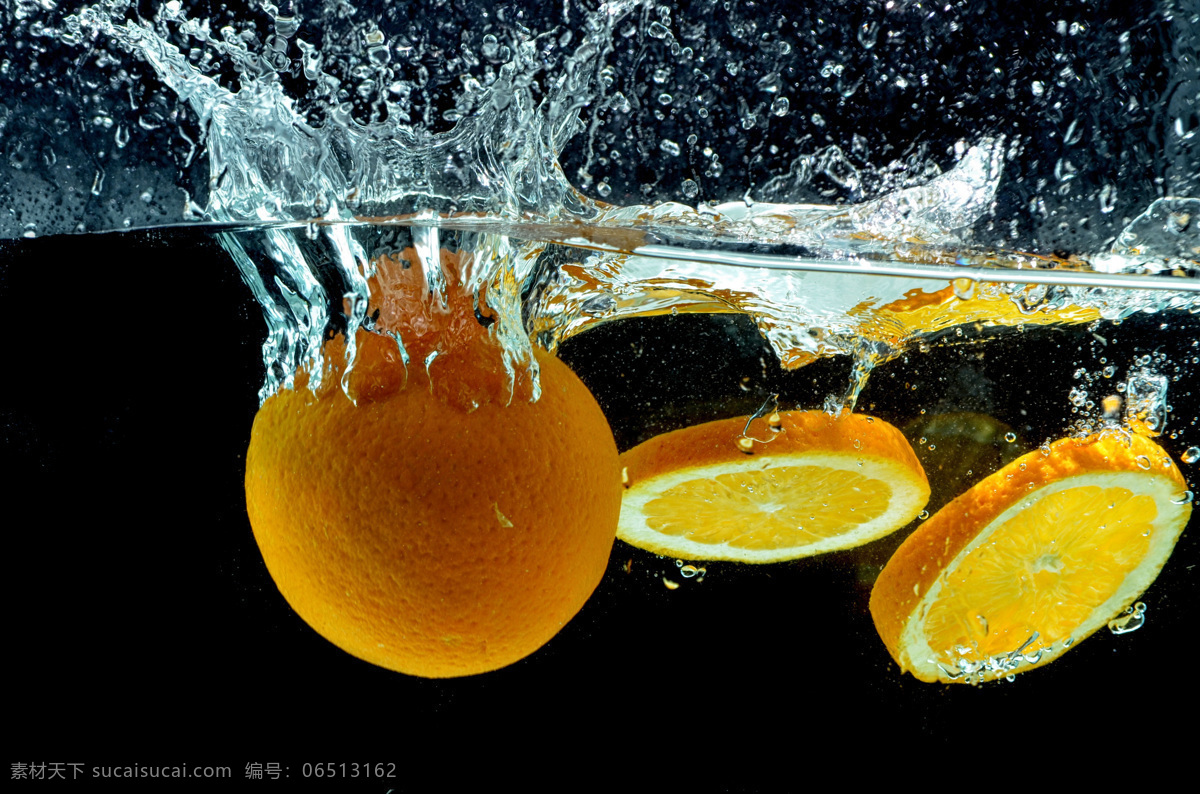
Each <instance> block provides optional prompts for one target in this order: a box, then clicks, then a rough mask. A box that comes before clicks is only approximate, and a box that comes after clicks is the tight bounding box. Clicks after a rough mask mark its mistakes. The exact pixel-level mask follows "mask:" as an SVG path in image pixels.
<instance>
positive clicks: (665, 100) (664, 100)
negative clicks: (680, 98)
mask: <svg viewBox="0 0 1200 794" xmlns="http://www.w3.org/2000/svg"><path fill="white" fill-rule="evenodd" d="M674 101H675V97H673V96H671V95H670V94H668V93H667V92H665V91H664V92H663V93H661V94H659V95H658V104H660V105H662V106H663V107H667V106H669V105H670V104H671V103H672V102H674Z"/></svg>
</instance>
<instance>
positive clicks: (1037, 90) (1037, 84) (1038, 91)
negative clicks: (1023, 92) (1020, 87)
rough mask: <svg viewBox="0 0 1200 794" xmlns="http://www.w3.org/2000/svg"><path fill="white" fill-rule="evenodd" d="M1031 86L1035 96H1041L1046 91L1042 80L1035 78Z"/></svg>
mask: <svg viewBox="0 0 1200 794" xmlns="http://www.w3.org/2000/svg"><path fill="white" fill-rule="evenodd" d="M1029 88H1030V90H1031V91H1033V95H1034V96H1041V95H1042V94H1044V93H1046V86H1045V85H1044V84H1043V83H1042V81H1041V80H1034V81H1033V84H1032V85H1031V86H1029Z"/></svg>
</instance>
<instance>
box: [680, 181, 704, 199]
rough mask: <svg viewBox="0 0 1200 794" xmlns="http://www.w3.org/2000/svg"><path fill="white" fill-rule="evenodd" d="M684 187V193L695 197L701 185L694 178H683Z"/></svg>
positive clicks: (689, 196)
mask: <svg viewBox="0 0 1200 794" xmlns="http://www.w3.org/2000/svg"><path fill="white" fill-rule="evenodd" d="M682 188H683V195H685V196H687V197H688V198H690V199H691V198H695V197H696V196H697V195H699V193H700V186H699V185H697V184H696V182H695V180H692V179H685V180H683V185H682Z"/></svg>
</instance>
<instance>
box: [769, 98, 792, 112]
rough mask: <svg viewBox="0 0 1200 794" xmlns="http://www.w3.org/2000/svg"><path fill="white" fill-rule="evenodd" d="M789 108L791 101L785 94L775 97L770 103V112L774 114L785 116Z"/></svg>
mask: <svg viewBox="0 0 1200 794" xmlns="http://www.w3.org/2000/svg"><path fill="white" fill-rule="evenodd" d="M790 109H791V103H790V102H788V98H787V97H785V96H780V97H775V101H774V102H772V103H771V112H772V113H773V114H775V115H776V116H786V115H787V114H788V110H790Z"/></svg>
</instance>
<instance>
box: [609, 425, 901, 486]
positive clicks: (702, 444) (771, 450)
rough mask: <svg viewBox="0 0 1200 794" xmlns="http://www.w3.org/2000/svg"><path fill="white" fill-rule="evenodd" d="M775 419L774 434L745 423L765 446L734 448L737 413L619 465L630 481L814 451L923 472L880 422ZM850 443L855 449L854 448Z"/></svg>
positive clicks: (653, 442) (680, 433)
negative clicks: (748, 449)
mask: <svg viewBox="0 0 1200 794" xmlns="http://www.w3.org/2000/svg"><path fill="white" fill-rule="evenodd" d="M779 419H780V430H779V432H778V433H776V432H773V431H772V430H771V429H770V427H769V426H768V424H767V420H766V419H765V418H760V419H755V420H754V421H753V422H751V423H750V430H749V431H748V435H749V436H750V437H753V438H755V439H762V440H764V441H765V440H768V439H773V440H771V441H769V443H765V444H764V443H760V442H759V441H755V442H754V446H753V448H752V452H750V453H749V454H747V453H745V452H742V451H741V449H739V448H738V443H737V442H738V439H740V438H741V437H742V431H743V430H744V429H745V428H746V417H744V416H741V417H736V418H734V419H722V420H718V421H716V422H706V423H705V424H702V425H695V426H693V427H688V428H684V429H682V430H675V431H672V432H670V433H664V434H663V435H661V436H655V437H654V438H652V439H650V440H649V441H646V442H645V443H642V444H639V445H638V446H636V447H634V448H633V449H631V450H629V451H627V452H626V453H625V454H623V455H622V456H621V465H622V466H623V467H624V469H625V474H626V476H627V477H628V478H629V483H630V484H631V485H632V484H633V483H636V482H638V481H640V480H644V479H648V478H650V477H656V476H658V475H660V474H663V473H665V472H669V471H675V470H677V469H683V468H691V467H693V466H708V465H711V464H715V463H727V462H729V461H738V460H743V461H744V460H746V459H748V458H753V457H754V456H755V455H758V454H763V455H777V454H781V453H785V452H808V451H820V452H831V453H840V454H845V455H847V456H850V457H858V456H864V455H865V456H870V457H879V458H888V459H891V460H895V461H898V462H900V463H903V464H904V465H905V466H907V467H909V468H912V469H914V470H916V471H920V472H923V471H924V470H923V469H922V468H921V464H920V462H919V461H918V460H917V456H916V453H914V452H913V449H912V445H910V444H909V443H908V441H907V440H906V439H905V438H904V436H903V434H901V433H900V431H899V430H897V429H896V428H894V427H892V426H891V425H889V424H887V423H886V422H883V421H881V420H875V419H873V418H871V417H868V416H865V415H863V414H849V413H843V414H841V415H839V416H837V417H834V416H831V415H830V414H828V413H826V412H824V411H781V412H779ZM856 441H857V442H858V443H859V448H855V446H854V444H855V442H856Z"/></svg>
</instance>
